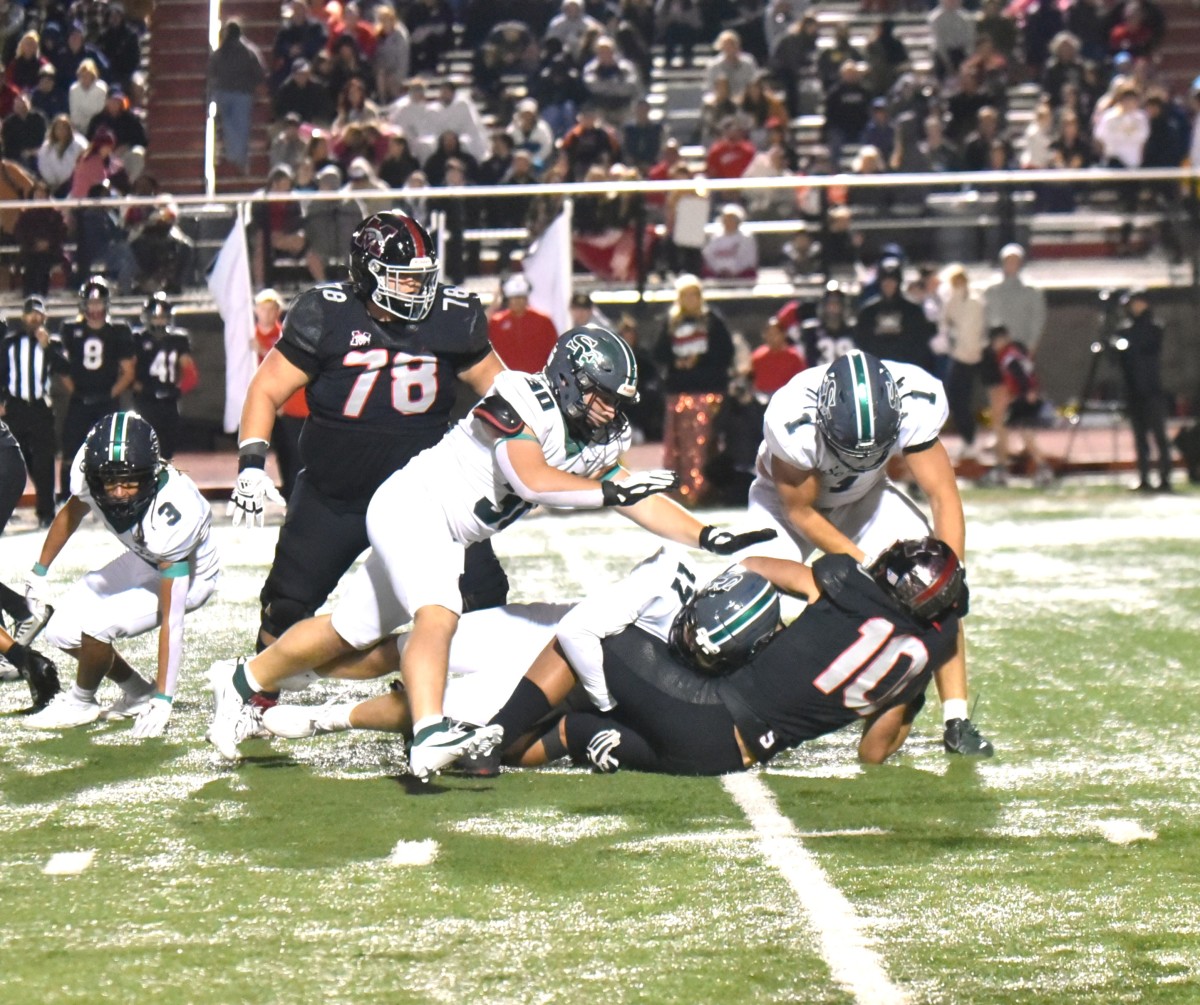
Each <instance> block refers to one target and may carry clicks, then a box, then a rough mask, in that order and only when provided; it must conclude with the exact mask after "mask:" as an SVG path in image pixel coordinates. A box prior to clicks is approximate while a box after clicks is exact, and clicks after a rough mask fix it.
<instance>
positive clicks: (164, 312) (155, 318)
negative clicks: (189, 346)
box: [142, 290, 175, 328]
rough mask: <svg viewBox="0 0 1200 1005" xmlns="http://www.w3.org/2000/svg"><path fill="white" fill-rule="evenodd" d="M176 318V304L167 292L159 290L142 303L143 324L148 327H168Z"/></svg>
mask: <svg viewBox="0 0 1200 1005" xmlns="http://www.w3.org/2000/svg"><path fill="white" fill-rule="evenodd" d="M174 320H175V305H174V304H173V303H171V301H170V299H169V298H168V297H167V295H166V293H164V292H163V291H162V290H159V291H158V292H157V293H152V294H151V295H150V296H148V297H147V298H146V302H145V303H144V304H143V305H142V324H144V325H145V326H146V327H147V328H167V327H169V326H170V324H171V322H172V321H174Z"/></svg>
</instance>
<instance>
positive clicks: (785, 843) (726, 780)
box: [721, 773, 908, 1005]
mask: <svg viewBox="0 0 1200 1005" xmlns="http://www.w3.org/2000/svg"><path fill="white" fill-rule="evenodd" d="M721 784H722V785H723V786H724V787H725V791H726V792H728V793H729V794H730V795H731V796H732V797H733V801H734V802H735V803H737V804H738V807H739V808H740V809H741V811H742V812H743V813H744V814H746V818H747V819H748V820H749V821H750V825H751V826H752V827H753V828H754V831H755V833H756V834H757V835H758V839H759V843H760V845H761V847H762V854H763V858H765V859H766V860H767V864H768V865H770V866H773V867H774V868H775V869H778V870H779V872H780V873H782V874H783V878H784V879H786V880H787V882H788V885H789V886H790V887H791V888H792V890H793V892H794V893H795V894H796V898H797V899H798V900H799V902H800V906H801V907H802V908H803V909H804V912H805V914H806V915H807V916H808V921H809V924H810V925H812V927H813V929H814V930H815V931H816V933H817V937H818V939H819V940H820V951H821V958H822V959H824V960H825V962H826V963H827V964H828V965H829V969H830V972H831V974H832V976H833V979H834V981H836V982H837V984H838V985H840V986H841V987H842V988H844V989H845V990H846V991H848V992H849V993H850V994H851V995H853V996H854V1000H855V1001H856V1002H859V1003H861V1005H907V1002H908V996H907V995H906V994H905V993H904V992H903V991H901V990H900V988H898V987H896V985H895V984H893V983H892V981H891V978H889V977H888V974H887V970H886V969H885V968H884V965H883V960H882V959H880V957H879V954H878V953H876V952H875V950H874V949H872V948H871V946H870V945H868V938H867V935H866V933H865V932H864V925H863V922H862V919H861V918H859V916H858V914H857V913H856V912H855V910H854V907H853V905H852V904H851V903H850V901H848V900H847V899H846V898H845V896H844V895H843V894H842V893H841V891H840V890H838V888H837V887H835V886H834V885H833V884H832V883H831V882H830V881H829V877H828V876H826V875H825V871H824V870H823V869H822V868H821V866H820V865H819V864H818V863H817V860H816V858H815V856H814V855H813V854H812V852H810V851H809V850H808V849H807V848H805V847H804V845H803V844H802V843H801V841H800V835H799V833H798V832H797V830H796V827H795V825H794V824H793V823H792V821H791V820H789V819H788V818H787V817H785V816H784V815H783V814H782V813H781V812H780V811H779V806H778V804H777V803H776V802H775V797H774V796H773V795H772V794H771V790H770V789H768V788H767V786H766V785H765V784H764V783H763V781H762V779H761V778H759V777H758V776H757V775H755V774H750V773H743V774H740V775H725V776H724V777H722V779H721Z"/></svg>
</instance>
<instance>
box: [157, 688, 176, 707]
mask: <svg viewBox="0 0 1200 1005" xmlns="http://www.w3.org/2000/svg"><path fill="white" fill-rule="evenodd" d="M154 697H155V698H161V699H162V700H163V701H165V702H166V703H167V704H168V705H173V704H175V699H174V698H172V697H171V696H170V695H169V694H163V693H162V692H161V691H156V692H155V693H154Z"/></svg>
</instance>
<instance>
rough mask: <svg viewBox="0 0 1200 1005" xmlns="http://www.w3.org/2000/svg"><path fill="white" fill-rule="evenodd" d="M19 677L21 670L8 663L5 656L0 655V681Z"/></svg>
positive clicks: (18, 678)
mask: <svg viewBox="0 0 1200 1005" xmlns="http://www.w3.org/2000/svg"><path fill="white" fill-rule="evenodd" d="M20 679H21V671H20V670H18V669H17V668H16V667H15V666H13V665H12V664H11V663H9V662H8V660H7V659H6V658H5V657H3V656H0V683H4V682H7V681H11V680H20Z"/></svg>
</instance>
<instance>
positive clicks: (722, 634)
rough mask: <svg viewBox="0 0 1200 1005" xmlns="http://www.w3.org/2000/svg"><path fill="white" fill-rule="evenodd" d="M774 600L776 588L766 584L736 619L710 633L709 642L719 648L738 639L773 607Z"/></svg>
mask: <svg viewBox="0 0 1200 1005" xmlns="http://www.w3.org/2000/svg"><path fill="white" fill-rule="evenodd" d="M774 599H775V588H774V587H773V586H772V585H771V584H770V583H764V584H763V588H762V589H761V590H759V591H758V593H757V594H756V595H755V597H754V599H752V600H751V601H750V602H749V603H747V604H746V605H745V606H744V607H743V608H742V609H741V610H740V611H739V612H738V614H737V616H736V617H735V618H733V619H732V620H730V621H727V622H725V624H723V625H722V626H721V627H720V628H719V629H718V630H717V631H714V632H710V633H709V636H708V637H709V640H710V641H712V642H713V644H714V645H718V646H719V645H722V644H723V643H725V642H728V641H729V640H730V639H732V638H735V637H737V636H738V635H740V634H741V633H742V632H744V631H745V630H746V629H747V628H749V627H750V626H751V625H752V624H754V622H755V621H757V620H758V618H759V615H761V614H762V613H763V611H765V610H766V609H767V608H768V607H770V606H771V602H772V601H773V600H774Z"/></svg>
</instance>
